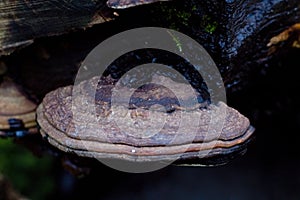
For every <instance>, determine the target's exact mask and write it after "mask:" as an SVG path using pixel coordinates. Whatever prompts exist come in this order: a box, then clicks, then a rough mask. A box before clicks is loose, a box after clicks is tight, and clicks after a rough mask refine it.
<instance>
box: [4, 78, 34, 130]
mask: <svg viewBox="0 0 300 200" xmlns="http://www.w3.org/2000/svg"><path fill="white" fill-rule="evenodd" d="M36 106H37V105H36V104H35V103H33V102H32V101H30V100H29V99H28V98H27V97H26V96H25V95H24V94H23V93H22V92H21V88H20V87H19V86H18V85H17V84H15V83H14V82H13V80H11V79H10V78H7V77H4V79H3V81H2V82H1V83H0V129H9V127H10V126H9V124H8V120H9V119H12V118H14V119H21V120H22V121H23V123H24V125H25V127H32V126H35V125H36V123H35V109H36Z"/></svg>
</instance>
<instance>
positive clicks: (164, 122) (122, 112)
mask: <svg viewBox="0 0 300 200" xmlns="http://www.w3.org/2000/svg"><path fill="white" fill-rule="evenodd" d="M160 78H162V77H160ZM162 79H163V81H164V82H169V83H171V84H172V85H174V87H175V88H176V91H179V93H180V92H184V88H185V85H186V84H184V83H177V82H174V81H173V80H171V79H169V78H166V77H163V78H162ZM155 83H156V82H155ZM74 87H76V88H77V90H78V91H77V92H78V94H76V95H75V94H74V93H72V91H73V92H74ZM114 88H116V86H115V81H113V79H112V78H110V77H105V78H103V77H102V78H100V77H94V78H92V79H89V80H85V81H82V82H81V83H79V84H78V85H76V86H66V87H61V88H58V89H56V90H54V91H52V92H50V93H48V94H47V95H46V96H45V97H44V99H43V101H42V103H41V104H40V105H39V106H38V109H37V121H38V123H39V125H40V128H41V130H40V132H41V134H42V135H43V136H44V137H45V138H46V139H47V140H48V141H49V142H50V143H51V144H52V145H54V146H56V147H57V148H59V149H60V150H62V151H65V152H69V153H75V154H78V155H79V156H84V157H94V158H97V159H118V160H124V161H132V162H151V161H170V160H177V161H178V162H180V163H182V164H185V163H187V162H189V161H192V162H193V163H195V162H196V163H199V160H200V163H201V160H204V159H206V158H214V157H217V156H222V155H224V156H226V155H231V154H232V153H234V152H239V151H240V150H241V147H242V146H245V145H246V144H247V141H249V140H250V138H251V135H252V133H253V131H254V128H253V127H252V126H251V125H250V123H249V120H248V119H247V118H246V117H245V116H243V115H242V114H240V113H239V112H238V111H236V110H235V109H233V108H231V107H229V106H227V105H226V104H225V103H223V102H219V103H218V104H217V105H212V104H204V103H201V104H200V103H197V104H195V105H189V104H188V103H184V105H188V106H184V107H183V106H182V105H181V104H180V102H179V101H178V98H177V97H178V96H177V95H178V93H177V94H176V95H175V94H174V93H173V91H170V90H169V89H168V88H166V87H162V86H161V85H157V84H147V85H144V86H142V87H139V88H137V89H134V88H129V87H127V86H124V85H123V86H120V87H119V88H118V90H119V91H120V92H121V93H122V94H125V92H126V91H131V94H132V95H131V96H130V99H129V100H128V99H126V98H125V97H122V96H120V97H118V98H116V99H114V101H112V97H113V91H114ZM93 91H94V92H93ZM195 94H196V95H197V92H195ZM189 99H190V98H189V97H184V98H183V100H182V102H188V101H189ZM182 102H181V103H182ZM88 105H92V106H91V107H89V106H88ZM90 108H91V109H90ZM220 113H221V114H220ZM221 116H223V118H222V117H221ZM183 118H184V119H183ZM218 127H219V128H218ZM194 160H195V162H194ZM217 162H224V161H217ZM214 164H215V163H214ZM216 164H219V163H216Z"/></svg>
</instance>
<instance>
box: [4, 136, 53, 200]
mask: <svg viewBox="0 0 300 200" xmlns="http://www.w3.org/2000/svg"><path fill="white" fill-rule="evenodd" d="M52 162H53V161H52V159H51V158H50V157H43V158H37V157H36V156H34V155H33V154H32V153H31V152H29V151H28V150H27V149H25V148H22V147H20V146H19V145H16V144H14V143H13V140H12V139H0V174H3V175H4V176H6V177H7V178H8V179H9V180H10V181H11V182H12V184H13V185H14V187H15V188H16V189H17V190H18V191H19V192H20V193H21V194H23V195H25V196H27V197H28V198H30V199H33V200H34V199H46V197H47V196H49V194H51V192H52V191H53V189H54V179H53V177H51V174H50V171H51V166H52V164H51V163H52Z"/></svg>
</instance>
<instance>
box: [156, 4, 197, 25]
mask: <svg viewBox="0 0 300 200" xmlns="http://www.w3.org/2000/svg"><path fill="white" fill-rule="evenodd" d="M158 9H159V12H160V13H161V16H164V17H165V19H166V20H167V21H169V22H170V27H169V28H172V29H175V30H178V27H179V26H182V25H184V26H188V25H189V21H190V18H191V16H192V14H191V12H189V11H186V10H179V9H177V8H176V7H175V6H166V5H163V4H161V6H160V7H158ZM192 9H197V8H196V6H194V7H193V8H192Z"/></svg>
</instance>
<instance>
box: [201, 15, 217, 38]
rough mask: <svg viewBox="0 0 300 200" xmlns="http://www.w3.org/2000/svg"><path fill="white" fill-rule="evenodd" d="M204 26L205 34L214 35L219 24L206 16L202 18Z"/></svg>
mask: <svg viewBox="0 0 300 200" xmlns="http://www.w3.org/2000/svg"><path fill="white" fill-rule="evenodd" d="M202 26H203V27H204V31H205V32H207V33H210V34H212V33H214V32H215V30H216V29H217V26H218V23H217V22H216V21H214V20H212V19H211V18H210V17H209V16H207V15H204V16H203V17H202Z"/></svg>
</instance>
